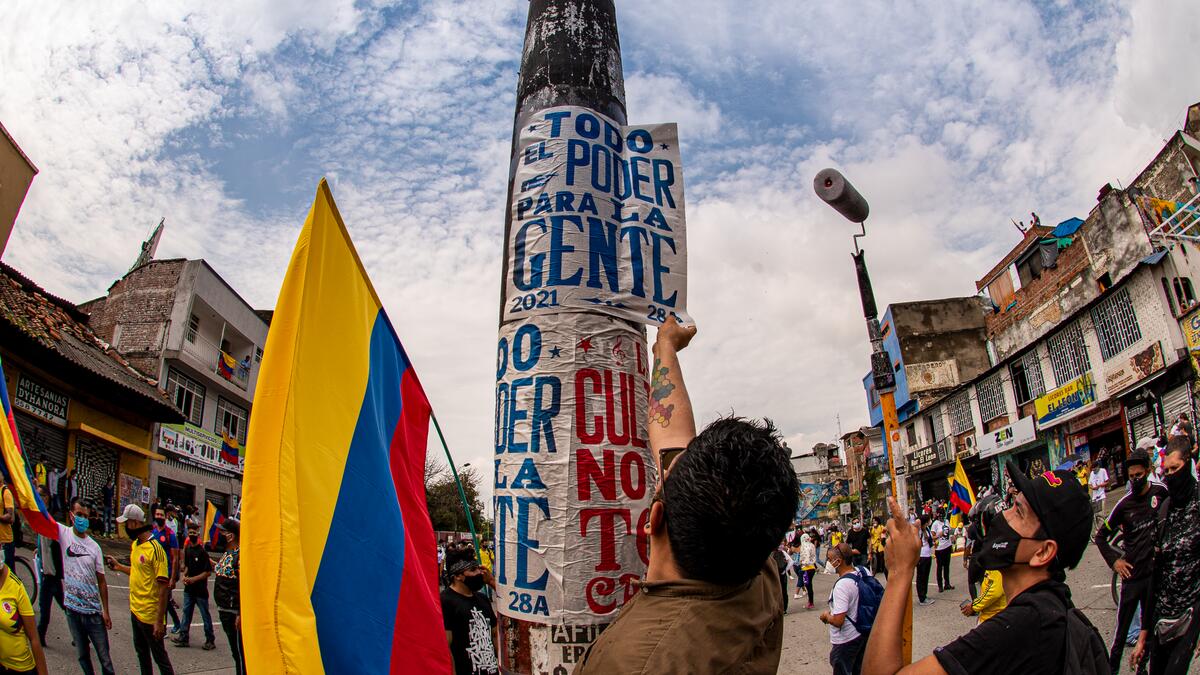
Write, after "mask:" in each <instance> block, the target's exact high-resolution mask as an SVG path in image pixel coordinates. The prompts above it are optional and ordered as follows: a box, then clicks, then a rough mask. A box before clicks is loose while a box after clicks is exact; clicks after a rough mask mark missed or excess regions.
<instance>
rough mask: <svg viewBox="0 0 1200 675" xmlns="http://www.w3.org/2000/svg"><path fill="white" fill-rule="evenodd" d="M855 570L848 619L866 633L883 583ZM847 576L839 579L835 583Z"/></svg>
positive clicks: (873, 615) (863, 569)
mask: <svg viewBox="0 0 1200 675" xmlns="http://www.w3.org/2000/svg"><path fill="white" fill-rule="evenodd" d="M854 571H855V574H854V576H853V579H854V584H855V585H856V586H858V611H856V612H855V613H854V618H853V619H851V618H850V617H848V616H847V617H846V620H847V621H849V622H850V625H851V626H854V630H856V631H858V632H859V633H861V634H863V635H866V634H867V633H870V632H871V629H872V628H873V627H874V626H875V615H876V614H878V613H879V603H880V602H882V601H883V584H881V583H879V580H878V579H876V578H875V576H874V575H873V574H871V571H870V570H868V569H867V568H865V567H862V566H859V567H856V568H854ZM845 578H846V577H842V578H840V579H838V580H837V581H835V582H834V585H835V586H836V585H837V583H838V581H841V580H842V579H845ZM1093 630H1095V629H1093ZM1105 663H1108V662H1107V661H1105Z"/></svg>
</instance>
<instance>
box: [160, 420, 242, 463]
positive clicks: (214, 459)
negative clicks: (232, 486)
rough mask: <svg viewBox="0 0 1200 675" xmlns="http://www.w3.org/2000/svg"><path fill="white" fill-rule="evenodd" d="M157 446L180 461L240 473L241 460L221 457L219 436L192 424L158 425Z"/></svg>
mask: <svg viewBox="0 0 1200 675" xmlns="http://www.w3.org/2000/svg"><path fill="white" fill-rule="evenodd" d="M158 426H159V429H158V447H159V449H160V450H165V451H167V452H170V453H174V454H175V455H177V456H178V457H179V458H180V459H181V460H182V461H184V462H187V463H188V464H192V465H194V466H199V467H202V468H205V469H209V470H212V471H216V472H218V473H224V474H229V473H235V474H237V473H241V472H242V466H241V462H242V461H243V460H241V459H239V461H238V464H230V463H228V462H225V461H224V460H222V459H221V437H220V436H218V435H216V434H214V433H213V432H211V431H208V430H206V429H201V428H200V427H198V426H195V425H194V424H160V425H158Z"/></svg>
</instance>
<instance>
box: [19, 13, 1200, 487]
mask: <svg viewBox="0 0 1200 675" xmlns="http://www.w3.org/2000/svg"><path fill="white" fill-rule="evenodd" d="M527 6H528V5H527V3H526V2H521V1H519V0H453V1H452V0H428V1H422V2H400V3H396V4H388V3H384V2H380V1H377V0H360V1H359V2H349V1H345V0H323V1H322V2H312V3H298V2H279V1H273V0H246V1H245V2H239V3H185V2H154V3H130V2H115V3H66V2H57V1H54V0H51V1H49V2H47V1H46V0H8V1H7V2H4V3H0V34H2V35H3V39H0V82H3V94H2V95H0V121H2V122H3V123H4V125H5V126H6V127H7V128H8V129H9V131H10V132H11V133H12V134H13V135H14V136H15V138H16V139H17V140H18V142H19V143H20V144H21V145H22V147H23V148H24V150H25V151H26V153H27V154H28V155H29V156H30V157H31V158H32V159H33V161H34V162H35V163H36V164H37V166H38V167H39V168H40V170H41V173H40V174H39V175H38V176H37V178H36V179H35V180H34V183H33V187H32V189H31V190H30V193H29V197H28V199H27V200H26V202H25V206H24V207H23V209H22V211H21V215H20V218H19V220H18V222H17V227H16V230H15V232H14V234H13V238H12V241H11V242H10V244H9V246H8V250H7V251H6V253H5V261H6V262H8V263H9V264H11V265H13V266H15V267H17V268H18V269H20V270H21V271H23V272H25V273H26V274H29V275H30V276H32V277H33V278H34V279H36V280H37V281H39V282H40V283H42V284H43V285H44V286H45V287H46V288H48V289H49V290H50V291H52V292H54V293H57V294H60V295H62V296H64V297H66V298H68V299H71V300H74V301H84V300H87V299H90V298H93V297H96V296H98V295H101V294H102V293H103V292H104V290H105V289H106V288H107V287H108V285H109V284H110V283H111V282H112V281H113V280H114V279H115V278H117V277H118V276H120V275H121V274H122V273H123V272H124V271H125V270H126V269H127V268H128V267H129V265H130V263H131V262H132V261H133V259H134V258H135V257H136V253H137V251H138V245H139V242H140V241H141V240H142V239H144V238H145V237H146V235H147V234H148V233H149V231H150V230H151V229H152V227H153V226H154V225H155V224H156V223H157V222H158V220H159V219H160V218H161V217H164V216H165V217H166V222H167V229H166V234H165V237H164V239H163V241H162V245H161V246H160V248H159V256H160V257H176V256H183V257H189V258H200V257H203V258H206V259H208V260H209V261H210V262H211V263H212V264H213V266H214V267H215V268H216V269H217V270H218V271H219V272H220V273H221V274H222V275H223V276H224V277H225V278H226V279H227V280H228V281H229V282H230V283H231V284H232V285H233V286H234V287H235V288H237V289H238V290H239V292H241V293H242V295H243V296H244V297H246V298H247V299H248V300H249V301H250V302H251V303H252V304H254V305H255V306H256V307H271V306H273V305H274V302H275V297H276V294H277V293H278V290H279V284H280V282H281V280H282V275H283V272H284V269H285V265H286V262H287V259H288V257H289V256H290V253H291V250H292V246H293V245H294V243H295V238H296V235H297V233H298V231H299V228H300V226H301V224H302V222H303V219H304V215H305V213H306V212H307V209H308V207H309V204H310V203H311V200H312V197H313V192H314V188H315V186H316V183H317V181H318V179H319V178H320V177H321V176H327V177H328V178H329V180H330V183H331V184H332V186H333V190H334V195H335V197H336V198H337V200H338V203H339V206H340V208H341V211H342V214H343V215H344V217H345V219H346V220H347V224H348V226H349V228H350V231H351V233H352V236H353V237H354V239H355V241H356V243H357V245H358V248H359V251H360V252H361V254H362V257H363V258H364V261H365V264H366V266H367V268H368V271H369V272H370V273H371V276H372V278H373V280H374V282H375V284H376V286H377V287H378V288H379V290H380V293H381V295H382V296H383V298H384V301H385V303H386V305H387V308H388V311H389V313H390V315H391V316H392V317H393V321H394V323H395V324H396V326H397V329H398V331H399V332H400V334H401V338H402V339H403V340H404V342H405V344H406V347H407V349H408V351H409V353H410V354H411V355H412V357H413V360H414V361H415V363H416V366H417V368H418V372H419V373H420V374H421V377H422V380H423V381H424V383H425V386H426V388H427V390H428V392H429V395H430V398H431V399H432V401H433V405H434V407H435V409H436V410H437V411H438V413H439V418H440V419H441V420H442V425H443V427H444V428H445V430H446V432H447V435H448V439H449V442H450V444H451V447H452V448H453V450H454V452H455V455H456V457H457V459H458V461H459V462H460V463H461V462H466V461H470V462H472V463H474V464H476V465H482V466H487V465H488V463H489V460H490V456H491V449H490V443H491V426H492V421H493V420H492V417H493V404H492V387H493V375H494V353H495V352H494V348H495V337H496V317H497V311H498V307H497V304H498V293H497V289H498V282H499V275H500V261H501V250H502V246H501V236H502V230H503V222H504V216H503V209H504V198H505V181H506V175H507V162H508V149H509V147H508V146H509V135H510V133H511V120H512V113H513V107H514V96H515V88H516V81H517V69H518V60H519V56H520V52H521V45H522V38H523V30H524V22H525V12H526V11H527ZM617 8H618V21H619V27H620V31H621V39H622V45H623V52H624V60H625V75H626V81H627V92H628V110H629V118H630V121H631V122H635V123H643V122H665V121H675V122H678V123H679V127H680V134H681V136H682V152H683V159H684V166H685V172H686V183H687V208H688V213H687V217H688V234H689V237H688V247H689V258H690V260H689V263H690V272H691V275H690V278H691V285H690V288H689V299H690V307H689V308H688V309H689V312H690V313H691V314H692V316H693V317H695V319H696V320H697V322H698V323H699V326H700V336H699V337H698V338H697V340H696V341H695V342H694V343H693V346H692V347H691V348H690V349H689V350H688V351H687V353H686V354H685V355H684V361H683V365H684V369H685V373H686V376H687V378H688V381H689V387H690V389H691V391H692V394H693V398H694V400H695V403H696V408H697V411H698V414H699V415H700V417H701V418H702V419H701V422H703V421H705V420H708V419H711V418H713V417H714V416H716V415H718V414H721V413H726V412H728V411H731V410H733V411H737V412H738V413H740V414H745V415H752V416H768V417H771V418H773V419H774V420H775V421H776V422H777V424H778V425H779V426H780V428H781V429H782V430H783V432H784V433H785V435H786V436H787V437H788V438H789V440H790V441H791V443H792V445H793V447H807V446H809V445H811V444H813V443H815V442H817V441H822V440H829V439H831V438H833V437H834V436H835V435H836V433H837V422H836V421H835V416H836V415H838V414H840V415H841V423H842V426H843V427H844V428H845V429H851V428H853V427H855V426H857V425H859V424H862V423H865V422H866V419H867V416H866V406H865V400H864V395H863V392H862V388H861V382H860V380H861V377H862V375H863V374H864V373H865V372H866V371H867V369H868V366H869V362H868V345H867V342H866V339H865V330H864V327H863V324H862V320H861V316H860V310H859V307H858V299H857V295H856V290H855V284H854V277H853V268H852V266H851V263H850V259H849V252H850V247H851V242H850V238H849V235H850V228H849V226H848V225H847V224H846V223H844V222H843V221H841V220H840V218H839V217H838V216H836V214H834V213H833V212H832V211H830V210H829V209H828V208H826V207H825V206H824V205H823V204H821V203H819V202H818V201H817V200H816V198H815V197H814V196H813V194H812V187H811V185H812V176H813V174H814V173H815V172H816V171H817V170H819V169H821V168H823V167H825V166H836V167H838V168H841V169H842V170H843V171H844V172H846V173H847V174H848V175H849V176H851V177H852V180H853V181H854V182H855V184H856V185H857V186H858V187H859V188H860V189H861V191H862V192H863V193H864V194H866V195H867V196H868V198H869V199H870V200H871V206H872V217H871V221H870V222H869V232H870V235H869V237H868V239H867V240H866V242H867V243H866V246H865V248H866V249H867V251H868V259H869V261H870V264H871V270H872V274H873V278H874V282H875V288H876V293H877V295H878V299H879V302H880V305H881V306H883V305H886V304H887V303H889V302H893V301H897V302H898V301H907V300H917V299H925V298H934V297H948V296H955V295H969V294H972V293H973V292H974V284H973V282H974V280H975V279H977V278H979V277H980V276H981V275H982V274H983V273H984V272H986V271H987V269H988V268H989V267H991V265H992V264H993V263H994V262H995V261H996V260H997V259H998V258H999V257H1000V256H1001V255H1003V254H1004V252H1006V251H1007V250H1008V249H1009V248H1010V247H1011V246H1012V245H1014V244H1015V243H1016V242H1017V240H1018V238H1019V235H1018V233H1017V231H1016V230H1015V229H1014V228H1013V226H1012V225H1011V224H1010V222H1009V220H1010V218H1015V219H1017V220H1028V218H1029V212H1030V211H1037V212H1038V213H1039V214H1040V215H1041V218H1042V221H1043V222H1044V223H1046V224H1054V223H1057V222H1059V221H1061V220H1063V219H1066V218H1069V217H1071V216H1080V217H1084V216H1086V215H1087V212H1088V211H1089V209H1090V208H1091V206H1092V205H1093V204H1094V203H1095V195H1096V192H1097V190H1098V189H1099V188H1100V186H1101V185H1103V184H1105V183H1106V182H1109V181H1113V182H1117V181H1120V182H1122V183H1127V182H1128V181H1129V180H1130V178H1132V177H1133V176H1134V175H1136V173H1137V172H1138V171H1139V170H1140V169H1141V168H1142V167H1143V166H1144V165H1145V164H1146V163H1147V162H1148V161H1149V160H1150V159H1151V158H1152V157H1153V156H1154V154H1155V153H1156V152H1157V151H1158V149H1159V147H1160V146H1161V144H1162V142H1163V140H1164V139H1166V138H1168V137H1169V136H1170V134H1171V133H1172V132H1173V131H1174V130H1175V129H1177V128H1179V127H1180V126H1181V125H1182V121H1183V117H1184V113H1185V109H1186V106H1187V105H1188V104H1190V103H1193V102H1195V101H1197V100H1200V69H1197V68H1195V67H1193V66H1194V64H1195V52H1194V43H1193V42H1192V38H1191V37H1189V34H1190V32H1191V31H1192V28H1193V27H1195V26H1197V25H1200V3H1196V2H1194V0H1159V1H1148V0H1134V1H1132V2H1109V1H1089V2H1080V3H1071V2H1067V1H1065V0H1060V1H1057V2H1043V3H1031V2H1022V1H1018V0H1010V1H1008V2H1003V3H973V2H965V1H951V2H946V1H945V0H928V1H925V0H919V1H918V2H915V3H914V2H887V1H884V0H867V1H864V2H856V3H788V2H778V1H777V0H740V1H738V2H731V1H729V0H655V1H654V2H644V1H636V2H635V1H634V0H617Z"/></svg>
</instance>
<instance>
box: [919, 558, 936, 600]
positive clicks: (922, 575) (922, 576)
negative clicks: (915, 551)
mask: <svg viewBox="0 0 1200 675" xmlns="http://www.w3.org/2000/svg"><path fill="white" fill-rule="evenodd" d="M932 566H933V558H918V559H917V600H918V601H920V602H925V597H926V594H927V593H928V592H929V568H930V567H932Z"/></svg>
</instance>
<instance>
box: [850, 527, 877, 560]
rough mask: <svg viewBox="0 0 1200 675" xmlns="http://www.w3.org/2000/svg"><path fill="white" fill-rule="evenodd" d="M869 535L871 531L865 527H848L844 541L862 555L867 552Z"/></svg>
mask: <svg viewBox="0 0 1200 675" xmlns="http://www.w3.org/2000/svg"><path fill="white" fill-rule="evenodd" d="M870 536H871V533H870V532H868V531H867V528H865V527H864V528H863V529H861V530H856V529H854V528H850V530H849V531H848V532H846V543H847V544H850V548H852V549H854V550H855V551H858V552H859V553H861V554H862V555H866V554H867V553H868V551H867V541H868V540H869V538H870Z"/></svg>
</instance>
